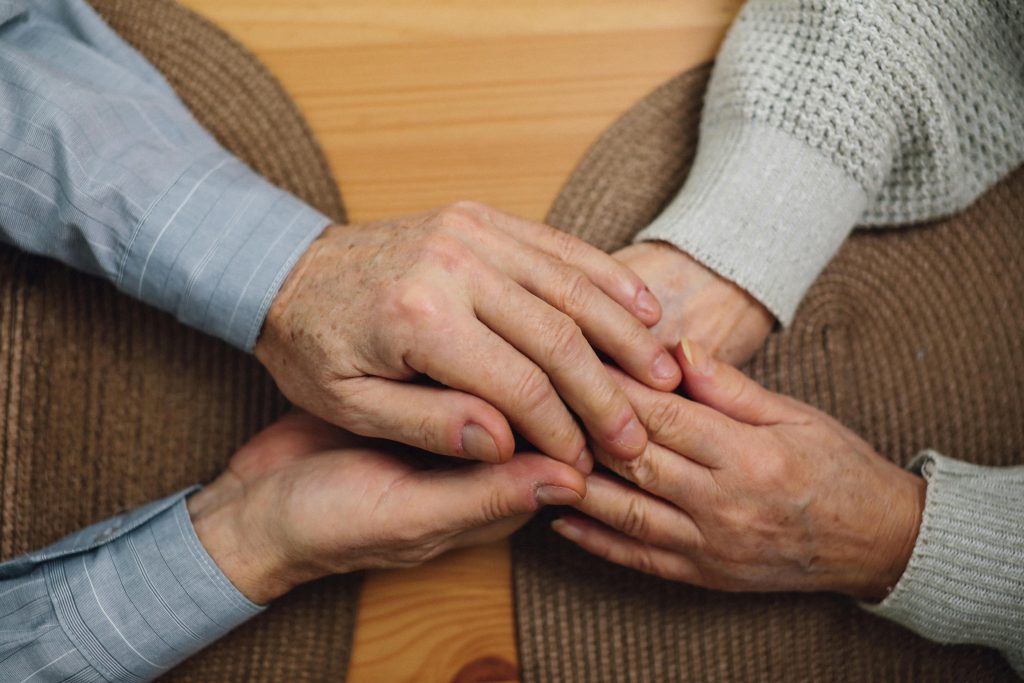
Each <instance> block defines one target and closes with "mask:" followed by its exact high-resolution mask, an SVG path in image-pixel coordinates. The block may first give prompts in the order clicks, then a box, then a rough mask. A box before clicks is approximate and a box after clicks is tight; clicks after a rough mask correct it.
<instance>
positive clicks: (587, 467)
mask: <svg viewBox="0 0 1024 683" xmlns="http://www.w3.org/2000/svg"><path fill="white" fill-rule="evenodd" d="M573 467H575V468H576V471H578V472H580V473H581V474H584V475H587V474H590V473H591V472H592V471H593V470H594V456H593V455H591V454H590V450H589V449H588V448H586V447H584V448H583V450H582V451H580V457H579V458H577V459H576V464H575V465H573Z"/></svg>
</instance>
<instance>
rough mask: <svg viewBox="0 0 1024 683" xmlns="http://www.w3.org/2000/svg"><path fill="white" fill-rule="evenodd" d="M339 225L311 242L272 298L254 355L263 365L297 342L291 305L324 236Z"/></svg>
mask: <svg viewBox="0 0 1024 683" xmlns="http://www.w3.org/2000/svg"><path fill="white" fill-rule="evenodd" d="M336 227H338V226H335V225H333V224H332V225H329V226H328V227H327V228H325V229H324V231H323V232H322V233H320V235H319V236H318V237H317V238H316V239H315V240H313V242H312V243H310V245H309V247H308V248H307V249H306V251H305V252H303V254H302V255H301V256H300V257H299V258H298V260H297V261H296V262H295V265H294V266H293V267H292V269H291V271H290V272H289V273H288V276H287V277H286V278H285V280H284V282H283V283H281V287H280V289H278V291H277V294H276V295H275V296H274V299H273V301H271V302H270V307H269V308H268V309H267V314H266V317H265V318H264V319H263V327H262V328H261V329H260V334H259V337H258V338H257V339H256V344H255V346H254V347H253V355H255V356H256V358H257V359H258V360H259V361H260V362H261V363H263V365H264V366H267V365H268V361H269V360H272V359H273V358H274V357H275V356H279V355H280V353H281V352H280V351H279V350H280V349H284V348H286V347H287V346H288V343H289V340H290V341H291V342H293V343H294V341H295V339H294V338H292V334H291V332H290V330H291V329H295V328H296V326H294V325H292V324H291V318H292V315H291V312H290V308H291V304H292V302H293V301H294V300H295V299H296V297H297V296H298V293H299V292H300V291H301V290H302V286H303V282H304V280H305V279H307V276H308V275H309V273H310V271H311V270H313V268H314V264H315V262H316V260H317V255H318V253H319V252H320V251H321V250H322V248H323V245H324V240H325V238H326V237H327V236H328V235H329V233H331V231H332V230H333V229H334V228H336ZM298 329H301V327H298ZM268 367H269V366H268Z"/></svg>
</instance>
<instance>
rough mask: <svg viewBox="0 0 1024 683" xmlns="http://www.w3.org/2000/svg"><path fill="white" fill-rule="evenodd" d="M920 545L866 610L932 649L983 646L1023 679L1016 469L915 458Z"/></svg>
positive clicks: (1023, 571) (1023, 518)
mask: <svg viewBox="0 0 1024 683" xmlns="http://www.w3.org/2000/svg"><path fill="white" fill-rule="evenodd" d="M912 467H913V468H914V469H916V470H918V471H920V472H921V474H923V475H924V477H925V479H927V480H928V493H927V500H926V503H925V508H924V515H923V519H922V522H921V532H920V538H919V541H918V543H917V545H916V546H915V547H914V552H913V555H912V556H911V558H910V562H909V563H908V564H907V569H906V571H905V572H904V573H903V576H902V578H900V581H899V583H898V584H897V585H896V587H895V589H894V590H893V592H892V593H891V594H890V595H889V597H888V598H886V599H885V600H884V601H883V602H882V603H881V604H880V605H877V606H871V605H868V606H866V607H867V609H868V610H870V611H873V612H875V613H876V614H880V615H882V616H885V617H888V618H889V619H893V620H894V621H897V622H899V623H901V624H903V625H904V626H907V627H908V628H910V629H913V630H914V631H916V632H917V633H920V634H921V635H923V636H924V637H925V638H930V639H931V640H935V641H938V642H940V643H985V644H986V645H989V646H991V647H995V648H998V649H999V650H1000V651H1002V652H1003V654H1005V655H1006V658H1007V659H1008V660H1009V661H1010V663H1011V664H1012V665H1013V666H1014V668H1015V669H1016V670H1017V671H1018V673H1020V674H1021V675H1024V466H1019V467H1006V468H991V467H977V466H976V465H970V464H968V463H964V462H960V461H957V460H952V459H950V458H947V457H944V456H942V455H940V454H938V453H934V452H928V453H923V454H922V455H921V456H920V457H919V458H918V459H917V461H915V462H914V463H913V464H912Z"/></svg>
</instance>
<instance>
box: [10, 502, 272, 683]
mask: <svg viewBox="0 0 1024 683" xmlns="http://www.w3.org/2000/svg"><path fill="white" fill-rule="evenodd" d="M192 490H194V489H189V490H186V491H182V492H180V493H178V494H175V495H174V496H171V497H169V498H166V499H164V500H162V501H157V502H155V503H152V504H150V505H148V506H145V507H144V508H140V509H139V510H136V511H133V512H132V513H129V514H127V515H121V516H118V517H115V518H112V519H110V520H107V521H105V522H102V523H100V524H97V525H93V526H92V527H89V528H87V529H84V530H82V531H79V532H77V533H75V534H72V535H71V536H69V537H67V538H65V539H63V540H62V541H60V542H58V543H56V544H54V545H53V546H50V548H47V549H43V550H41V551H37V552H36V553H31V554H29V555H26V556H21V557H19V558H15V559H14V560H11V561H8V562H6V563H4V564H2V565H0V680H2V681H12V682H14V683H22V682H25V681H148V680H152V679H154V678H156V677H157V676H159V675H160V674H162V673H164V672H166V671H168V670H169V669H170V668H171V667H173V666H174V665H176V664H178V663H180V662H181V661H182V660H184V659H185V658H187V657H189V656H191V655H193V654H195V653H196V652H198V651H199V650H200V649H202V648H203V647H205V646H207V645H209V644H210V643H212V642H213V641H214V640H216V639H217V638H219V637H221V636H222V635H224V634H225V633H227V632H228V631H230V630H231V629H233V628H235V627H236V626H238V625H239V624H241V623H243V622H245V621H246V620H248V619H249V618H251V617H252V616H253V615H255V614H257V613H259V612H260V611H261V610H262V609H263V608H262V607H261V606H259V605H256V604H254V603H252V602H250V601H249V600H248V599H247V598H246V597H245V596H244V595H242V594H241V593H240V592H239V591H238V590H237V589H236V588H235V587H234V586H233V585H232V584H231V582H230V581H229V580H228V579H227V577H225V576H224V574H223V573H222V572H221V571H220V570H219V569H218V567H217V565H216V564H215V563H214V561H213V559H212V558H211V557H210V555H209V554H208V553H207V552H206V550H205V549H204V548H203V546H202V544H201V543H200V542H199V539H198V538H197V537H196V534H195V531H194V529H193V527H192V522H191V519H190V518H189V514H188V510H187V508H186V504H185V497H186V495H187V494H188V493H189V492H190V491H192Z"/></svg>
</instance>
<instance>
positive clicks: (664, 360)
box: [651, 351, 679, 379]
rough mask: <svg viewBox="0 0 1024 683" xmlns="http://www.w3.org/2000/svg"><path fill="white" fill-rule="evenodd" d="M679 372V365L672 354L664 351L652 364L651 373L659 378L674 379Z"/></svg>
mask: <svg viewBox="0 0 1024 683" xmlns="http://www.w3.org/2000/svg"><path fill="white" fill-rule="evenodd" d="M678 372H679V366H678V365H677V364H676V362H675V361H674V360H672V356H670V355H668V354H667V353H665V352H664V351H662V352H661V353H660V354H659V355H658V357H657V358H656V359H655V361H654V365H652V366H651V374H652V375H654V376H655V378H657V379H672V378H673V377H675V376H676V373H678Z"/></svg>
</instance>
